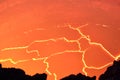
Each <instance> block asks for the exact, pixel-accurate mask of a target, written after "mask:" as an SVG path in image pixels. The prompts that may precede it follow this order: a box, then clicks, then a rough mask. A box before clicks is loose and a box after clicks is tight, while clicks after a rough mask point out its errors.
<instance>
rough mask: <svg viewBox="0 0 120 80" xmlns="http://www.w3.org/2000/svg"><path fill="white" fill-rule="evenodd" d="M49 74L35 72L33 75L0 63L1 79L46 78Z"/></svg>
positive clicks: (39, 79) (44, 79)
mask: <svg viewBox="0 0 120 80" xmlns="http://www.w3.org/2000/svg"><path fill="white" fill-rule="evenodd" d="M46 79H47V75H46V74H45V73H43V74H35V75H33V76H29V75H26V74H25V72H24V71H23V70H21V69H17V68H2V65H1V64H0V80H46Z"/></svg>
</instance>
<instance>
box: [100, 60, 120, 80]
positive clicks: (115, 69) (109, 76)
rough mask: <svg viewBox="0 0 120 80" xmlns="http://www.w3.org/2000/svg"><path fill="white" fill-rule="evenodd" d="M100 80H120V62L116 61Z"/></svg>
mask: <svg viewBox="0 0 120 80" xmlns="http://www.w3.org/2000/svg"><path fill="white" fill-rule="evenodd" d="M99 80H120V60H119V61H114V62H113V65H112V66H110V67H108V68H107V70H106V71H105V73H104V74H102V75H101V76H100V77H99Z"/></svg>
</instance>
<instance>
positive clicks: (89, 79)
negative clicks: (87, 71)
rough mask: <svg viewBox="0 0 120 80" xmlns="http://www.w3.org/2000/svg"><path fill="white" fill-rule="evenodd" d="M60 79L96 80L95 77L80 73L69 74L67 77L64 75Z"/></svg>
mask: <svg viewBox="0 0 120 80" xmlns="http://www.w3.org/2000/svg"><path fill="white" fill-rule="evenodd" d="M61 80H96V77H95V76H94V77H89V76H85V75H82V74H81V73H79V74H77V75H74V74H71V75H70V76H68V77H65V78H63V79H61Z"/></svg>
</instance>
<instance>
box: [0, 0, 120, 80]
mask: <svg viewBox="0 0 120 80" xmlns="http://www.w3.org/2000/svg"><path fill="white" fill-rule="evenodd" d="M118 3H119V0H117V2H114V3H113V1H112V0H110V1H109V0H105V1H104V0H101V1H100V0H75V1H72V0H53V1H49V0H47V1H44V0H10V1H9V0H5V1H4V0H2V1H1V2H0V63H2V65H3V67H16V68H21V69H23V70H25V72H26V73H27V74H30V75H33V74H35V73H44V72H45V73H47V74H48V80H59V79H60V78H62V77H65V76H67V75H69V74H77V73H82V74H85V75H89V76H94V75H96V76H97V77H98V76H99V75H100V74H101V73H103V72H104V71H105V70H106V68H107V67H108V66H110V65H111V64H112V62H113V61H114V60H117V59H118V58H119V56H120V54H119V52H120V50H119V49H120V44H119V40H120V37H119V35H120V31H119V30H120V28H119V26H120V24H119V21H120V20H119V19H120V16H119V15H117V14H118V13H120V11H119V10H120V6H119V5H117V4H118ZM118 9H119V10H118ZM116 15H117V16H116ZM113 26H114V27H113Z"/></svg>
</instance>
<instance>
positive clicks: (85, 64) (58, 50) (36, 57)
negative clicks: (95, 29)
mask: <svg viewBox="0 0 120 80" xmlns="http://www.w3.org/2000/svg"><path fill="white" fill-rule="evenodd" d="M87 25H89V24H85V25H84V26H87ZM66 27H67V28H68V29H69V30H73V31H75V32H76V33H78V34H79V36H80V37H79V38H77V39H68V38H67V37H66V35H62V36H63V37H59V36H58V37H59V38H54V37H53V38H50V39H46V40H35V41H33V42H31V43H30V44H29V45H27V46H22V47H21V46H20V47H10V48H4V49H2V50H1V54H0V63H2V64H3V66H5V67H10V66H13V67H20V68H22V69H23V70H25V71H26V72H27V74H33V72H34V69H35V68H40V69H39V70H40V72H46V73H47V74H48V76H50V77H48V80H51V79H54V80H58V79H60V78H62V77H64V76H67V75H68V74H70V70H71V71H72V69H71V68H70V69H69V67H67V68H68V69H69V70H68V73H67V72H64V71H62V69H61V68H62V67H64V66H67V65H68V66H72V67H73V66H74V65H77V66H79V67H78V69H77V70H75V73H77V72H76V71H78V70H79V68H82V70H81V71H78V72H80V73H83V74H85V75H89V74H90V73H89V74H88V72H87V71H86V69H94V70H101V69H103V68H105V67H107V66H109V65H111V64H112V61H113V60H117V59H118V57H119V56H117V57H114V56H113V55H112V54H111V53H110V52H109V51H108V50H107V49H105V47H104V46H103V45H102V44H101V43H96V42H92V41H91V39H90V36H88V35H84V34H83V33H82V32H81V30H80V28H81V27H83V25H82V26H80V27H77V28H75V27H72V26H71V25H67V26H66ZM35 30H37V31H41V29H35ZM43 30H44V29H43ZM30 31H31V32H32V31H33V30H30ZM25 34H29V31H28V32H25ZM68 35H69V34H68ZM82 40H83V41H84V40H86V41H87V42H86V45H84V44H83V42H82ZM41 46H42V47H41ZM43 47H45V48H43ZM44 49H45V50H44ZM19 50H20V52H19ZM42 50H43V51H42ZM99 51H100V52H99ZM9 53H12V54H9ZM22 53H27V54H23V57H24V58H22V56H20V55H19V54H22ZM8 54H9V55H8ZM14 54H17V55H18V56H14ZM66 54H67V55H66ZM29 55H30V56H29ZM73 55H75V56H76V55H77V56H78V55H79V56H81V58H80V57H77V56H76V57H75V58H74V57H73ZM100 56H102V57H100ZM62 57H63V58H66V59H64V60H62ZM98 57H100V58H98ZM59 58H60V59H59ZM105 58H106V59H107V60H106V61H102V60H104V59H105ZM67 59H68V60H67ZM74 59H77V60H79V61H78V63H77V62H76V63H75V61H74ZM9 62H10V63H9ZM27 62H28V63H27ZM34 62H35V63H36V64H35V63H34ZM62 62H63V63H62ZM69 62H70V63H71V64H73V65H69V64H70V63H69ZM72 62H73V63H72ZM79 62H80V65H79ZM30 63H31V65H30V66H31V68H30V69H33V72H32V71H31V72H29V70H30V69H27V66H25V65H28V64H30ZM32 63H34V64H32ZM65 63H68V64H65ZM39 64H40V65H39ZM59 64H62V65H63V66H61V65H59ZM34 65H35V67H34ZM53 65H55V66H53ZM56 66H59V67H58V69H57V67H56ZM32 67H33V68H32ZM28 68H29V67H28ZM64 68H66V67H64ZM74 68H75V67H74ZM59 69H61V70H60V71H61V72H63V73H62V74H60V71H59ZM36 70H37V69H35V71H36ZM73 71H74V70H73ZM73 73H74V72H73ZM93 75H94V74H93Z"/></svg>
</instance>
